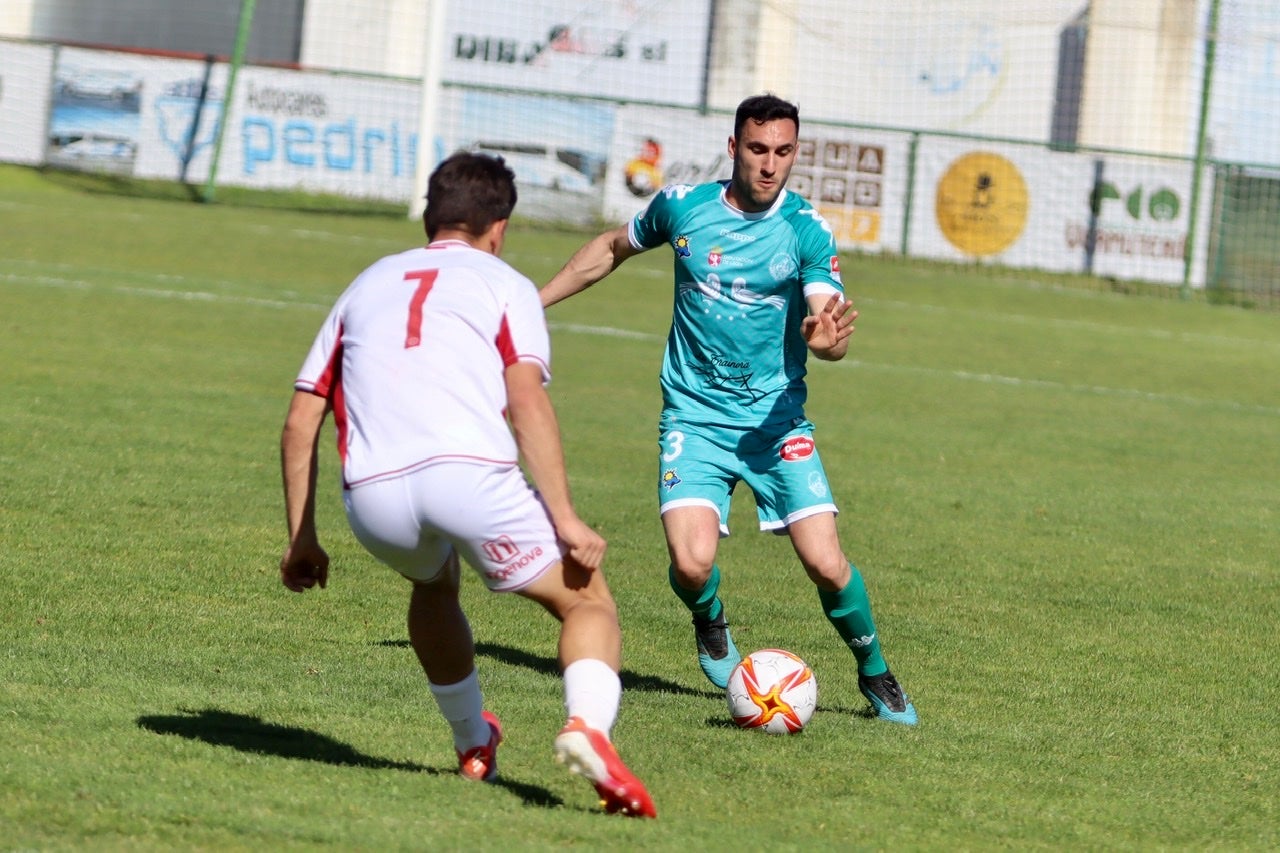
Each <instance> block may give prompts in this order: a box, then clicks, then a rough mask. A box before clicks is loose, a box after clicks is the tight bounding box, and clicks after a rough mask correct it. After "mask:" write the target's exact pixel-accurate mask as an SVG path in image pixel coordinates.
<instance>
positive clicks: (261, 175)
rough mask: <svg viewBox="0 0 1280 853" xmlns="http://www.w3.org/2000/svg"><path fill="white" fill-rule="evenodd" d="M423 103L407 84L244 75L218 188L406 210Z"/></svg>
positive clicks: (284, 73)
mask: <svg viewBox="0 0 1280 853" xmlns="http://www.w3.org/2000/svg"><path fill="white" fill-rule="evenodd" d="M420 100H421V89H420V87H419V86H418V85H417V84H415V83H413V82H410V81H402V80H388V79H373V78H367V77H354V76H339V75H336V74H329V73H324V72H306V71H288V70H283V69H271V68H258V67H254V68H244V69H242V70H241V73H240V75H239V77H238V78H237V81H236V91H235V102H234V104H233V105H232V108H231V110H230V116H229V119H228V124H227V130H226V133H225V139H224V140H223V150H222V157H221V160H220V161H219V166H218V182H219V183H220V184H221V183H226V184H237V185H241V186H250V187H259V188H264V189H265V188H273V189H307V190H310V191H317V192H329V193H338V194H343V195H350V196H356V197H360V198H377V199H385V200H388V201H405V202H407V201H408V199H409V198H410V196H411V195H412V193H413V178H414V169H415V168H416V166H415V158H416V157H417V147H418V133H417V130H418V106H419V103H420Z"/></svg>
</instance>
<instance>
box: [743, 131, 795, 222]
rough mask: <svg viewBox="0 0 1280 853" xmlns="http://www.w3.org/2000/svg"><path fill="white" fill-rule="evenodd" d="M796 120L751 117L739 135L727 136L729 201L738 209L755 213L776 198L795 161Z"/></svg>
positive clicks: (765, 207)
mask: <svg viewBox="0 0 1280 853" xmlns="http://www.w3.org/2000/svg"><path fill="white" fill-rule="evenodd" d="M796 133H797V128H796V123H795V122H794V121H792V120H791V119H789V118H780V119H774V120H773V121H767V122H765V123H764V124H761V123H759V122H755V121H751V120H750V119H748V120H747V122H746V123H745V124H744V125H743V126H742V132H741V135H739V136H738V137H732V136H731V137H729V156H730V157H732V158H733V182H732V183H731V184H730V186H729V201H730V202H732V203H733V204H734V206H735V207H737V208H738V209H739V210H744V211H746V212H747V213H758V212H759V211H762V210H767V209H768V208H769V206H770V205H772V204H773V203H774V202H775V201H777V199H778V193H780V192H782V188H783V186H785V185H786V183H787V178H788V177H789V176H790V175H791V167H792V165H794V164H795V162H796Z"/></svg>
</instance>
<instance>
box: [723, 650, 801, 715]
mask: <svg viewBox="0 0 1280 853" xmlns="http://www.w3.org/2000/svg"><path fill="white" fill-rule="evenodd" d="M725 696H726V698H728V700H729V713H730V714H731V715H732V716H733V721H734V722H735V723H737V724H738V725H739V726H741V727H742V728H744V729H756V730H757V731H762V732H768V733H769V734H778V735H781V734H788V733H790V732H798V731H800V730H801V729H803V728H804V727H805V724H806V723H808V722H809V718H810V717H812V716H813V711H814V709H815V708H817V707H818V681H817V679H815V678H814V677H813V670H812V669H810V668H809V665H808V664H807V663H805V662H804V661H803V660H801V659H800V658H799V657H798V656H797V655H794V654H792V653H791V652H788V651H784V650H782V649H761V650H760V651H758V652H752V653H751V654H749V655H747V656H746V657H744V658H743V659H742V662H741V663H739V664H738V665H737V666H736V667H734V670H733V672H732V673H731V674H730V675H729V684H728V686H727V687H725Z"/></svg>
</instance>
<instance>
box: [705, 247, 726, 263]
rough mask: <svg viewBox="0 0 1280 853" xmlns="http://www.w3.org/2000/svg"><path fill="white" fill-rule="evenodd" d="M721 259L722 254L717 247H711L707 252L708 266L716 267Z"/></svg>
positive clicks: (722, 258) (722, 257)
mask: <svg viewBox="0 0 1280 853" xmlns="http://www.w3.org/2000/svg"><path fill="white" fill-rule="evenodd" d="M722 260H724V255H723V254H721V252H720V250H719V249H712V250H711V251H710V252H708V253H707V264H708V266H713V267H718V266H720V262H721V261H722Z"/></svg>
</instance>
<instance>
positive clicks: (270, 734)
mask: <svg viewBox="0 0 1280 853" xmlns="http://www.w3.org/2000/svg"><path fill="white" fill-rule="evenodd" d="M137 722H138V726H139V728H143V729H146V730H147V731H150V732H154V733H156V734H160V735H178V736H179V737H184V738H187V739H188V740H199V741H204V742H205V743H208V744H212V745H214V746H225V747H230V748H232V749H238V750H240V751H241V752H252V753H256V754H258V755H274V756H277V757H279V758H293V759H299V760H303V761H320V762H323V763H325V764H334V765H337V766H339V767H364V768H367V769H370V770H403V771H406V772H410V773H427V774H429V775H431V776H442V775H446V771H441V770H439V769H437V768H435V767H427V766H426V765H424V764H417V763H416V762H412V761H391V760H390V759H386V758H378V757H376V756H373V755H367V754H365V753H363V752H361V751H360V750H358V749H356V748H355V747H353V746H351V745H350V744H347V743H343V742H342V741H340V740H334V739H333V738H331V737H329V736H328V735H322V734H320V733H319V732H313V731H310V730H308V729H302V728H298V727H296V726H284V725H280V724H279V723H268V722H266V721H264V720H262V719H261V718H259V717H253V716H250V715H248V714H235V713H232V712H230V711H220V710H217V709H216V708H205V709H204V710H201V711H191V710H186V709H182V711H181V713H178V714H164V715H160V714H157V715H147V716H142V717H139V718H138V721H137ZM453 774H454V770H453V769H452V768H450V769H449V770H448V771H447V775H453ZM494 784H495V785H496V786H497V787H500V788H506V789H507V790H509V791H511V792H512V793H513V794H515V795H516V796H518V797H520V799H521V800H523V801H524V803H525V805H531V806H543V807H546V808H555V807H557V806H562V805H564V801H563V800H561V799H560V798H559V797H557V796H556V795H555V794H552V793H551V792H550V791H548V790H547V789H546V788H541V787H539V786H537V785H526V784H524V783H521V782H514V781H512V780H510V779H506V778H503V777H501V776H500V777H498V780H497V781H496V782H495V783H494Z"/></svg>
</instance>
